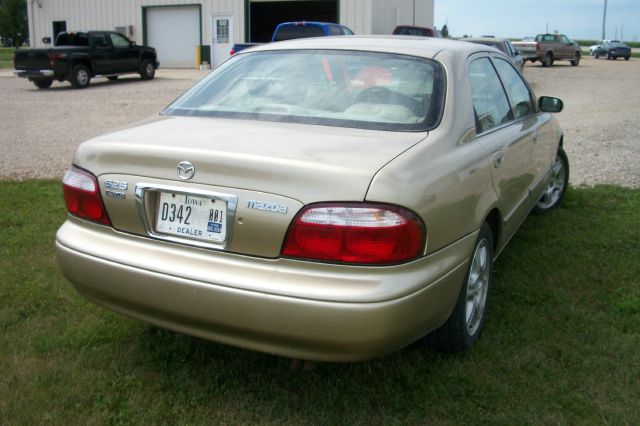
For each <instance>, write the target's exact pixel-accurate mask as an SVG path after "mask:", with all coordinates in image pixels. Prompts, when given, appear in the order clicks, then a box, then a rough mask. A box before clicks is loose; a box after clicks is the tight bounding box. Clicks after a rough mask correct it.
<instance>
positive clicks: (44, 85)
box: [32, 79, 53, 89]
mask: <svg viewBox="0 0 640 426" xmlns="http://www.w3.org/2000/svg"><path fill="white" fill-rule="evenodd" d="M32 82H33V84H35V86H36V87H37V88H38V89H48V88H49V87H51V85H52V84H53V80H49V79H47V80H32Z"/></svg>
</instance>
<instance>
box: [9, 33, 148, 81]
mask: <svg viewBox="0 0 640 426" xmlns="http://www.w3.org/2000/svg"><path fill="white" fill-rule="evenodd" d="M159 66H160V63H159V62H158V60H157V55H156V50H155V49H154V48H153V47H147V46H136V43H135V42H133V41H131V40H129V39H128V38H126V37H125V36H123V35H122V34H120V33H117V32H113V31H88V32H69V33H67V32H62V33H60V34H58V36H57V37H56V42H55V47H52V48H48V49H18V50H16V51H15V54H14V67H15V71H14V72H13V73H14V74H15V75H17V76H18V77H24V78H28V79H29V81H31V82H33V84H35V85H36V87H38V88H39V89H46V88H48V87H50V86H51V83H53V80H58V81H65V80H67V81H69V82H70V83H71V85H72V86H73V87H76V88H79V89H83V88H85V87H87V86H89V83H90V81H91V78H92V77H98V76H103V77H107V78H108V79H109V80H116V79H117V78H118V76H119V75H120V74H131V73H137V74H140V77H142V79H143V80H151V79H152V78H153V77H154V76H155V73H156V68H158V67H159Z"/></svg>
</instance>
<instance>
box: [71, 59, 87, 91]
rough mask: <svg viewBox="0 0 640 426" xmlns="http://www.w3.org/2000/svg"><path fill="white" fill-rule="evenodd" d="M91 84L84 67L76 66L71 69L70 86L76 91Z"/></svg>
mask: <svg viewBox="0 0 640 426" xmlns="http://www.w3.org/2000/svg"><path fill="white" fill-rule="evenodd" d="M90 82H91V72H89V68H87V67H85V66H84V65H76V66H74V67H73V68H72V69H71V85H72V86H73V87H75V88H76V89H85V88H87V87H89V83H90Z"/></svg>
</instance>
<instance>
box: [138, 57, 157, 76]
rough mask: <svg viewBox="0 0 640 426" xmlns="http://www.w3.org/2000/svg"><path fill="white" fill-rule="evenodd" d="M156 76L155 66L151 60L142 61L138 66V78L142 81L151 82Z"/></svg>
mask: <svg viewBox="0 0 640 426" xmlns="http://www.w3.org/2000/svg"><path fill="white" fill-rule="evenodd" d="M155 76H156V65H155V64H154V63H153V61H152V60H151V59H144V60H143V61H142V63H141V64H140V78H142V79H143V80H153V78H154V77H155Z"/></svg>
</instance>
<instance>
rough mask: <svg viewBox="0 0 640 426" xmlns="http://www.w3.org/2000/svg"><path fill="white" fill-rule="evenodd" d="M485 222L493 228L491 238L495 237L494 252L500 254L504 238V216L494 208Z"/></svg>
mask: <svg viewBox="0 0 640 426" xmlns="http://www.w3.org/2000/svg"><path fill="white" fill-rule="evenodd" d="M484 221H485V222H487V224H489V227H490V228H491V236H492V237H493V252H494V253H498V249H499V247H500V239H501V238H502V214H500V210H498V208H497V207H494V208H493V209H492V210H491V211H490V212H489V213H488V214H487V216H486V217H485V220H484Z"/></svg>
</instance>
